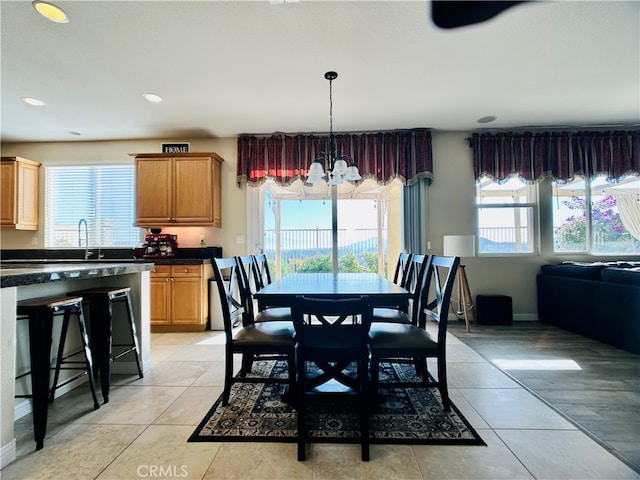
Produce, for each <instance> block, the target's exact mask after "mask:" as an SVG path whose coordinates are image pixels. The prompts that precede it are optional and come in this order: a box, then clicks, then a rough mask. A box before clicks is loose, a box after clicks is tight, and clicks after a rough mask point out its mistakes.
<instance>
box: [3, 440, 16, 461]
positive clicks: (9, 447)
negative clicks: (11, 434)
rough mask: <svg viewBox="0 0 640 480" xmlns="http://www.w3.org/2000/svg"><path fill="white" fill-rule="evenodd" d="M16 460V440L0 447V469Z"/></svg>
mask: <svg viewBox="0 0 640 480" xmlns="http://www.w3.org/2000/svg"><path fill="white" fill-rule="evenodd" d="M15 459H16V439H15V438H12V439H11V441H10V442H9V443H7V444H6V445H3V446H2V447H0V468H4V467H6V466H7V465H9V464H10V463H11V462H13V461H14V460H15Z"/></svg>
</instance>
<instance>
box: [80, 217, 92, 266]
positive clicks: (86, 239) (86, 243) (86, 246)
mask: <svg viewBox="0 0 640 480" xmlns="http://www.w3.org/2000/svg"><path fill="white" fill-rule="evenodd" d="M83 223H84V259H85V260H88V259H89V256H91V255H93V252H90V251H89V225H88V224H87V221H86V220H85V219H84V218H81V219H80V221H79V222H78V246H79V247H81V246H82V237H80V229H81V227H82V224H83Z"/></svg>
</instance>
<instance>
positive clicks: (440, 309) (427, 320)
mask: <svg viewBox="0 0 640 480" xmlns="http://www.w3.org/2000/svg"><path fill="white" fill-rule="evenodd" d="M459 263H460V259H459V257H440V256H431V257H429V260H428V262H427V267H426V274H425V275H426V281H425V282H424V284H423V287H422V291H421V297H422V298H421V300H420V305H421V307H420V312H419V315H418V324H417V325H411V324H402V323H373V324H372V325H371V328H370V330H369V339H370V340H369V341H370V349H371V388H372V391H373V392H377V393H379V387H390V386H405V387H426V388H432V387H437V388H438V390H439V391H440V396H441V398H442V405H443V407H444V409H445V411H450V410H451V402H450V400H449V393H448V388H447V363H446V337H447V315H448V313H449V301H450V300H451V291H452V289H453V284H454V281H455V276H456V272H457V270H458V265H459ZM432 298H433V300H431V299H432ZM433 326H435V327H436V328H435V330H436V331H435V332H433V331H432V330H433V328H432V327H433ZM428 358H436V359H437V370H438V373H437V379H435V378H434V377H433V376H432V375H431V374H430V373H429V370H428V367H427V359H428ZM381 363H408V364H413V365H416V368H417V373H418V375H419V377H420V378H421V380H420V381H407V382H405V381H401V382H396V383H384V382H380V380H379V373H380V372H379V370H380V364H381Z"/></svg>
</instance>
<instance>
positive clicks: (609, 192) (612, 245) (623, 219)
mask: <svg viewBox="0 0 640 480" xmlns="http://www.w3.org/2000/svg"><path fill="white" fill-rule="evenodd" d="M553 234H554V242H553V245H554V251H555V252H556V253H591V254H595V255H604V254H632V255H633V254H635V255H637V254H640V179H639V178H638V177H629V178H627V179H625V180H623V181H621V182H619V183H607V181H606V179H605V177H603V176H601V177H597V178H595V179H593V180H584V179H576V180H574V181H573V182H570V183H558V182H555V183H554V184H553Z"/></svg>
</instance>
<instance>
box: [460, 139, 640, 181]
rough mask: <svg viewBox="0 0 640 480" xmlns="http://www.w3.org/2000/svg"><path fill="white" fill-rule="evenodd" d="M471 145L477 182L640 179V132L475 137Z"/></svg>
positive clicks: (470, 140)
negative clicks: (547, 179)
mask: <svg viewBox="0 0 640 480" xmlns="http://www.w3.org/2000/svg"><path fill="white" fill-rule="evenodd" d="M467 140H468V142H469V146H470V147H471V149H472V151H473V169H474V173H475V178H476V180H478V179H479V178H481V177H484V176H487V177H490V178H493V179H494V181H497V182H500V181H504V180H506V179H507V178H509V177H511V176H518V177H520V178H521V179H523V180H525V181H526V182H529V183H531V182H535V181H538V180H541V179H543V178H552V179H554V180H558V181H571V180H572V179H573V178H574V177H575V176H584V177H587V178H592V177H595V176H598V175H606V176H607V178H608V179H609V180H611V181H614V180H620V179H622V178H624V177H626V176H629V175H640V130H637V131H635V130H634V131H614V132H603V131H584V132H536V133H531V132H502V133H474V134H473V136H472V137H471V138H468V139H467Z"/></svg>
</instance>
